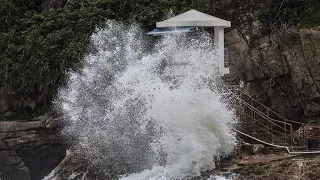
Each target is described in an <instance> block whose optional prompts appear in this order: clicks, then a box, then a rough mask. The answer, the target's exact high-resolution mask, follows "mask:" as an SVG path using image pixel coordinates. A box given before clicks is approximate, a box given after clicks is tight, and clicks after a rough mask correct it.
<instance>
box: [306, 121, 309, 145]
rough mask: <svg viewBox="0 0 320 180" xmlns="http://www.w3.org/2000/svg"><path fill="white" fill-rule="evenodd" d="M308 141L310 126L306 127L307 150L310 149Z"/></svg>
mask: <svg viewBox="0 0 320 180" xmlns="http://www.w3.org/2000/svg"><path fill="white" fill-rule="evenodd" d="M308 140H309V125H306V141H305V146H306V148H307V149H308V146H309V144H308V143H309V142H308Z"/></svg>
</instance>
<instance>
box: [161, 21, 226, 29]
mask: <svg viewBox="0 0 320 180" xmlns="http://www.w3.org/2000/svg"><path fill="white" fill-rule="evenodd" d="M156 26H157V28H164V27H187V26H197V27H223V28H229V27H231V22H230V21H226V22H224V23H215V22H212V21H161V22H157V23H156Z"/></svg>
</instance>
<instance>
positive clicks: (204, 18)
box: [156, 9, 231, 28]
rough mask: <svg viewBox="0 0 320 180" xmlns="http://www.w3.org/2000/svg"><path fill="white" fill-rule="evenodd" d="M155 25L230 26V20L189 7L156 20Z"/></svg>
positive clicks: (160, 26) (161, 26)
mask: <svg viewBox="0 0 320 180" xmlns="http://www.w3.org/2000/svg"><path fill="white" fill-rule="evenodd" d="M156 26H157V27H158V28H163V27H178V26H180V27H183V26H198V27H223V28H228V27H231V22H230V21H226V20H223V19H220V18H217V17H214V16H211V15H208V14H205V13H202V12H199V11H196V10H194V9H191V10H190V11H187V12H184V13H182V14H180V15H177V16H175V17H172V18H169V19H167V20H165V21H161V22H157V23H156Z"/></svg>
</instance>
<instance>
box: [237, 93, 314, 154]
mask: <svg viewBox="0 0 320 180" xmlns="http://www.w3.org/2000/svg"><path fill="white" fill-rule="evenodd" d="M236 91H237V92H234V93H236V97H237V101H238V103H239V105H238V106H239V107H238V111H239V112H238V113H239V115H240V118H243V119H245V120H247V121H248V120H249V121H250V122H252V125H253V127H252V128H253V132H252V134H256V130H257V127H260V128H263V129H264V130H266V132H268V133H270V135H271V140H270V141H271V142H270V143H272V144H275V140H277V142H276V143H280V144H288V145H290V146H294V145H297V146H304V147H306V148H308V142H309V140H312V139H315V140H320V126H319V125H313V124H308V123H301V122H298V121H294V120H289V119H286V118H284V117H283V116H281V115H280V114H278V113H277V112H275V111H273V110H272V109H270V108H268V107H267V106H265V105H264V104H262V103H260V102H259V101H257V100H256V99H254V98H253V97H251V96H249V95H248V94H246V93H244V92H242V91H240V90H236ZM294 127H300V128H299V129H297V130H296V129H294ZM319 142H320V141H319Z"/></svg>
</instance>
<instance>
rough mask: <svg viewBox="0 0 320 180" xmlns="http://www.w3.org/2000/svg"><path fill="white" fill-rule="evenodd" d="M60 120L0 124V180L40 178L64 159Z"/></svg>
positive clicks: (49, 118)
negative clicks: (59, 134)
mask: <svg viewBox="0 0 320 180" xmlns="http://www.w3.org/2000/svg"><path fill="white" fill-rule="evenodd" d="M58 127H59V119H57V118H56V119H54V118H51V117H49V116H41V117H37V118H33V119H32V121H10V122H6V121H3V122H0V179H2V180H6V179H19V180H29V179H42V178H43V177H44V176H45V175H47V174H48V173H50V171H51V170H52V169H54V168H55V167H56V166H57V165H58V164H59V163H60V162H61V160H62V159H63V158H64V157H65V147H64V146H63V145H62V144H61V141H60V139H59V136H58V135H57V134H58V133H57V132H58V131H57V130H58Z"/></svg>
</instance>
